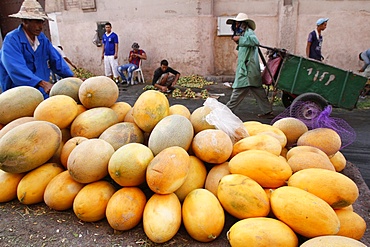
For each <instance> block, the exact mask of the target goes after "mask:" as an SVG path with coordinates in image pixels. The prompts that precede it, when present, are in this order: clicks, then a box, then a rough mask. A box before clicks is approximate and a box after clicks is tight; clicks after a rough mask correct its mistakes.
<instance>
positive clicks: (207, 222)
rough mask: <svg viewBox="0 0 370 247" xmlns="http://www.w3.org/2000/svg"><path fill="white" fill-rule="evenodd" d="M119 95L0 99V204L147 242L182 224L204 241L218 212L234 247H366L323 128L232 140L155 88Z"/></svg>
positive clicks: (352, 196) (103, 82)
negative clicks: (131, 98) (139, 231)
mask: <svg viewBox="0 0 370 247" xmlns="http://www.w3.org/2000/svg"><path fill="white" fill-rule="evenodd" d="M118 94H119V91H118V87H117V85H116V84H115V82H114V81H113V80H111V79H109V78H107V77H104V76H95V77H91V78H89V79H86V80H85V81H82V80H80V79H78V78H65V79H62V80H60V81H58V82H57V83H56V84H55V85H54V86H53V88H52V90H51V92H50V98H48V99H46V100H44V99H43V96H42V94H41V93H40V92H39V91H38V90H36V89H35V88H32V87H26V86H24V87H17V88H13V89H10V90H8V91H6V92H4V93H2V94H1V95H0V112H1V114H0V124H1V125H0V128H1V129H0V169H1V171H0V202H3V203H4V202H8V201H11V200H14V199H18V200H19V202H20V203H23V204H25V205H30V204H35V203H41V202H44V203H45V204H46V205H47V206H49V207H50V208H52V209H54V210H56V211H64V210H67V209H73V212H74V213H75V216H76V220H81V221H84V222H96V221H99V220H102V219H104V218H106V219H107V221H108V223H109V225H110V226H111V227H112V228H113V229H114V230H117V231H128V230H130V229H132V228H134V227H135V226H137V225H138V224H139V223H140V222H142V224H143V229H144V232H145V234H146V236H147V237H148V238H149V239H150V240H151V241H153V242H154V243H165V242H167V241H169V240H171V239H172V238H173V237H174V236H175V235H176V233H177V232H178V230H179V228H180V226H181V225H183V226H184V227H185V229H186V231H187V233H188V234H189V235H190V236H191V237H192V238H193V239H195V240H197V241H199V242H212V241H214V240H215V239H217V238H218V237H219V236H220V233H221V232H222V231H223V229H224V227H225V211H226V212H227V213H228V214H230V215H232V216H233V217H235V218H237V219H238V221H237V222H236V223H235V224H233V225H232V226H231V227H230V228H229V229H228V233H227V236H228V240H229V243H230V245H231V246H246V243H247V244H248V246H286V247H289V246H303V247H307V246H328V243H329V244H330V246H334V245H335V243H342V244H343V243H346V245H345V246H365V245H363V244H362V243H361V242H360V241H359V240H360V239H361V238H362V236H363V235H364V233H365V231H366V223H365V221H364V219H363V218H362V217H361V216H359V215H358V214H357V213H356V212H354V211H353V207H352V205H353V203H355V201H356V200H357V198H358V196H359V191H358V188H357V185H356V184H355V183H354V182H353V181H352V180H351V179H350V178H348V177H346V176H345V175H343V174H342V173H341V171H342V170H343V169H344V168H345V166H346V159H345V157H344V156H343V154H342V153H341V151H340V147H341V139H340V136H339V135H338V134H337V133H336V132H335V131H333V130H332V129H328V128H317V129H308V128H307V126H306V125H305V124H304V123H303V122H302V121H300V120H298V119H296V118H291V117H287V118H282V119H280V120H279V121H276V122H275V123H274V124H273V125H269V124H263V123H260V122H257V121H247V122H244V123H242V127H243V128H245V130H246V132H247V133H248V135H245V136H243V138H241V139H240V140H238V141H236V142H233V141H232V139H231V138H230V136H229V135H228V134H226V133H225V132H223V131H222V130H219V129H216V128H215V126H213V125H210V124H209V123H208V122H207V121H206V116H207V115H208V114H209V113H210V112H211V109H210V108H208V107H206V106H202V107H199V108H197V109H195V110H194V111H193V112H192V113H190V111H189V110H188V109H187V108H186V107H185V106H183V105H178V104H177V105H170V104H169V101H168V99H167V97H166V96H165V95H164V94H163V93H161V92H158V91H155V90H147V91H145V92H143V93H142V94H141V95H140V96H139V98H138V99H137V100H136V102H135V104H134V105H133V106H131V105H129V104H128V103H126V102H116V101H117V99H118ZM20 95H21V96H22V97H20ZM211 140H212V141H211ZM143 186H144V187H146V188H147V189H148V191H150V193H149V194H145V193H144V191H143V189H142V188H143Z"/></svg>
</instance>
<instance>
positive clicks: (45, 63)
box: [0, 0, 73, 98]
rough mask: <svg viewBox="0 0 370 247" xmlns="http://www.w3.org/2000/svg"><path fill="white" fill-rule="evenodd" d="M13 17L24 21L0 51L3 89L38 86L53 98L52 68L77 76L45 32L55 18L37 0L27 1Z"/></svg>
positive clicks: (62, 75) (47, 95)
mask: <svg viewBox="0 0 370 247" xmlns="http://www.w3.org/2000/svg"><path fill="white" fill-rule="evenodd" d="M10 17H15V18H20V19H22V24H20V25H19V27H18V28H17V29H15V30H13V31H11V32H9V33H8V34H7V35H6V36H5V39H4V42H3V46H2V49H1V50H0V82H1V87H2V91H6V90H8V89H11V88H14V87H18V86H31V87H35V88H37V89H38V90H40V92H41V93H42V94H43V95H44V98H48V97H49V92H50V90H51V88H52V86H53V84H51V83H50V82H49V81H50V69H51V70H52V71H53V72H54V73H56V74H58V75H59V76H61V77H71V76H73V72H72V70H71V69H70V68H69V66H68V65H67V63H66V62H65V61H64V59H63V58H62V56H61V55H60V54H59V53H58V51H57V50H55V49H54V47H53V45H52V44H51V42H50V41H49V40H48V38H47V37H46V36H45V35H44V34H43V33H42V28H43V24H44V22H45V20H51V19H50V18H49V17H48V16H47V15H46V14H45V12H44V10H43V9H42V7H41V5H40V4H39V2H37V1H36V0H25V1H24V2H23V3H22V7H21V9H20V11H19V12H18V13H16V14H13V15H10Z"/></svg>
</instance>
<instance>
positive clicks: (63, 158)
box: [60, 136, 88, 169]
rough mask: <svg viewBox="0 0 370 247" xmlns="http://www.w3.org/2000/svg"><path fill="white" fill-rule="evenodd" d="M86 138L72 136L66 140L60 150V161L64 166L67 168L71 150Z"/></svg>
mask: <svg viewBox="0 0 370 247" xmlns="http://www.w3.org/2000/svg"><path fill="white" fill-rule="evenodd" d="M86 140H88V139H87V138H86V137H82V136H76V137H72V138H71V139H69V140H68V141H66V142H65V143H64V145H63V147H62V150H61V151H60V162H61V163H62V165H63V166H64V168H66V169H67V168H68V166H67V163H68V157H69V155H70V153H71V152H72V150H73V149H74V148H75V147H77V146H78V145H80V144H81V142H83V141H86Z"/></svg>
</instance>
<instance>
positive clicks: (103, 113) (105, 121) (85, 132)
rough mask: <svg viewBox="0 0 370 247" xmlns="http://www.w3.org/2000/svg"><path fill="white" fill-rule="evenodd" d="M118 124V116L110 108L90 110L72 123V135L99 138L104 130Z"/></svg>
mask: <svg viewBox="0 0 370 247" xmlns="http://www.w3.org/2000/svg"><path fill="white" fill-rule="evenodd" d="M116 123H118V117H117V114H116V113H115V112H114V111H113V110H112V109H110V108H108V107H97V108H92V109H89V110H87V111H85V112H83V113H81V114H80V115H78V116H77V117H76V118H75V119H74V120H73V122H72V125H71V135H72V137H75V136H83V137H86V138H89V139H91V138H97V137H99V136H100V135H101V134H102V133H103V132H104V130H106V129H108V128H109V127H110V126H112V125H114V124H116Z"/></svg>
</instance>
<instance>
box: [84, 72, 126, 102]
mask: <svg viewBox="0 0 370 247" xmlns="http://www.w3.org/2000/svg"><path fill="white" fill-rule="evenodd" d="M118 95H119V90H118V86H117V85H116V83H115V82H114V81H113V80H112V79H110V78H109V77H106V76H93V77H90V78H88V79H86V80H85V81H84V82H83V83H82V84H81V86H80V88H79V90H78V98H79V99H80V101H81V103H82V105H83V106H85V107H86V108H87V109H91V108H94V107H111V106H112V105H113V104H114V103H116V101H117V99H118Z"/></svg>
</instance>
